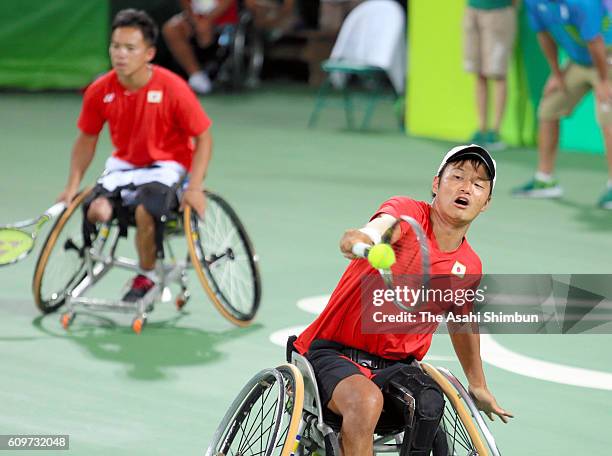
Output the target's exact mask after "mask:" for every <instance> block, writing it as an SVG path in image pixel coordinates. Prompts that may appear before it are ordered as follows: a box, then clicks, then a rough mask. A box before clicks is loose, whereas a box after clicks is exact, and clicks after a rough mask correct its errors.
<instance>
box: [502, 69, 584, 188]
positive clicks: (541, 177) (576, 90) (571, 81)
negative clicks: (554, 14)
mask: <svg viewBox="0 0 612 456" xmlns="http://www.w3.org/2000/svg"><path fill="white" fill-rule="evenodd" d="M563 79H564V83H565V89H563V88H558V89H556V90H553V91H550V90H549V91H547V90H546V89H545V92H544V94H543V96H542V99H541V100H540V106H539V108H538V118H539V129H538V169H537V172H536V174H535V176H534V177H533V178H532V179H531V180H530V181H528V182H527V183H526V184H525V185H523V186H521V187H517V188H515V189H514V190H513V192H512V193H513V195H514V196H518V197H531V198H558V197H560V196H561V195H562V194H563V190H562V189H561V186H560V185H559V183H558V182H557V180H556V179H555V178H554V176H553V172H554V167H555V161H556V157H557V148H558V144H559V121H560V119H561V118H562V117H565V116H568V115H570V114H571V113H572V111H573V110H574V108H575V107H576V105H577V104H578V102H579V101H580V100H581V99H582V98H583V97H584V95H585V94H586V93H587V92H588V91H589V90H590V84H591V83H590V75H589V72H588V69H587V68H585V67H582V66H580V65H577V64H575V63H570V65H569V66H568V67H567V68H566V69H565V70H564V78H563ZM547 86H548V83H547Z"/></svg>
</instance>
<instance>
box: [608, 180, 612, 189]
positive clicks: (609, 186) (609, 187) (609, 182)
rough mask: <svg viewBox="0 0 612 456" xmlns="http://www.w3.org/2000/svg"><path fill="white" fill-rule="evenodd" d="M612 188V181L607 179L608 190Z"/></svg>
mask: <svg viewBox="0 0 612 456" xmlns="http://www.w3.org/2000/svg"><path fill="white" fill-rule="evenodd" d="M611 188H612V179H608V189H611Z"/></svg>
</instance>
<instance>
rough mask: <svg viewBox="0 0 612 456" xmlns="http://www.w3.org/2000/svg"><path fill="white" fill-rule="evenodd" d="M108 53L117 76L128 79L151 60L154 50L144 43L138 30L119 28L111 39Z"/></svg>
mask: <svg viewBox="0 0 612 456" xmlns="http://www.w3.org/2000/svg"><path fill="white" fill-rule="evenodd" d="M109 53H110V58H111V63H112V65H113V68H114V69H115V71H116V72H117V74H118V75H119V76H124V77H129V76H131V75H133V74H134V73H135V72H137V71H138V70H140V69H142V68H144V66H145V65H146V64H147V63H149V62H150V61H151V60H152V59H153V56H154V54H155V49H154V48H153V47H152V46H150V45H149V44H148V43H147V42H146V41H145V39H144V37H143V36H142V32H141V31H140V30H139V29H137V28H134V27H119V28H116V29H115V31H114V32H113V35H112V37H111V44H110V49H109Z"/></svg>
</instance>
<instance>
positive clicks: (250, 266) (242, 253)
mask: <svg viewBox="0 0 612 456" xmlns="http://www.w3.org/2000/svg"><path fill="white" fill-rule="evenodd" d="M205 194H206V212H205V214H204V220H203V221H200V220H199V219H198V217H197V215H196V214H194V213H192V211H191V209H190V208H189V207H186V208H185V212H184V214H183V217H184V227H185V237H186V239H187V246H188V249H189V256H190V259H191V263H192V264H193V266H194V269H195V270H196V273H197V275H198V278H199V279H200V283H201V284H202V286H203V287H204V290H205V291H206V294H207V295H208V296H209V297H210V299H211V300H212V302H213V304H214V305H215V307H216V308H217V310H218V311H219V312H220V313H221V315H223V316H224V317H225V318H227V319H228V320H229V321H230V322H232V323H234V324H235V325H237V326H247V325H248V324H250V323H251V321H252V320H253V318H254V317H255V314H256V313H257V309H258V308H259V301H260V299H261V280H260V276H259V268H258V266H257V255H256V254H255V251H254V249H253V246H252V244H251V241H250V240H249V237H248V235H247V233H246V230H245V229H244V226H243V225H242V222H240V219H239V218H238V216H237V215H236V212H234V210H233V209H232V208H231V206H230V205H229V204H228V203H227V202H226V201H225V200H224V199H223V198H221V197H220V196H219V195H217V194H215V193H211V192H208V191H206V192H205Z"/></svg>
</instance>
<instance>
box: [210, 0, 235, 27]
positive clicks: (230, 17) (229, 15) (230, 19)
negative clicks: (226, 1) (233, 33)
mask: <svg viewBox="0 0 612 456" xmlns="http://www.w3.org/2000/svg"><path fill="white" fill-rule="evenodd" d="M237 23H238V2H237V1H233V2H232V3H230V5H229V6H228V7H227V9H226V10H225V11H224V12H223V14H221V16H219V17H218V18H217V19H215V24H216V25H227V24H237Z"/></svg>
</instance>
